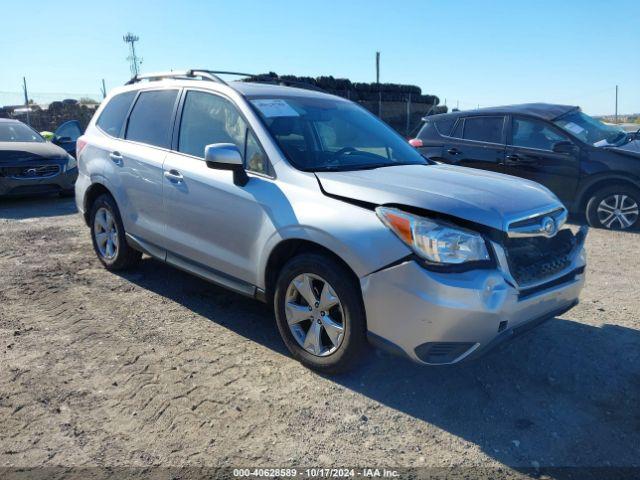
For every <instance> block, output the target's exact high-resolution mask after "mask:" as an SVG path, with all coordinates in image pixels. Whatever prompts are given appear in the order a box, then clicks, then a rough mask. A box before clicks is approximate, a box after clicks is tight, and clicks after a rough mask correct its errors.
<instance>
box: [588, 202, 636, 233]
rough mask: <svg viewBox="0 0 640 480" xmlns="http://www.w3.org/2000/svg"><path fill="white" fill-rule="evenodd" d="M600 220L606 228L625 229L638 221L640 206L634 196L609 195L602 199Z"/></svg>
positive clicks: (599, 208)
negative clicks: (639, 206)
mask: <svg viewBox="0 0 640 480" xmlns="http://www.w3.org/2000/svg"><path fill="white" fill-rule="evenodd" d="M597 213H598V220H599V221H600V223H601V224H602V225H603V226H604V227H606V228H616V227H619V228H620V229H622V230H624V229H627V228H629V227H631V226H632V225H634V224H635V223H636V221H637V220H638V215H639V214H640V208H638V202H636V200H635V199H634V198H633V197H630V196H629V195H624V194H615V195H609V196H608V197H605V198H603V199H602V201H601V202H600V204H599V205H598V209H597Z"/></svg>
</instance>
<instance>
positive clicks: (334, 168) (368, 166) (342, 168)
mask: <svg viewBox="0 0 640 480" xmlns="http://www.w3.org/2000/svg"><path fill="white" fill-rule="evenodd" d="M402 165H429V163H411V162H402V163H363V164H360V165H323V166H321V167H316V168H313V169H310V170H311V171H313V172H349V171H356V170H375V169H376V168H385V167H399V166H402Z"/></svg>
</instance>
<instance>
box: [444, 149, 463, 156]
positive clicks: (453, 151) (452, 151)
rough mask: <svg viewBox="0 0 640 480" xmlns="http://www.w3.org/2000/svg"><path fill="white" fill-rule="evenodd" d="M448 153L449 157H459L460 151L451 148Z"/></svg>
mask: <svg viewBox="0 0 640 480" xmlns="http://www.w3.org/2000/svg"><path fill="white" fill-rule="evenodd" d="M447 153H448V154H449V155H458V154H459V153H460V150H458V149H457V148H450V149H449V150H447Z"/></svg>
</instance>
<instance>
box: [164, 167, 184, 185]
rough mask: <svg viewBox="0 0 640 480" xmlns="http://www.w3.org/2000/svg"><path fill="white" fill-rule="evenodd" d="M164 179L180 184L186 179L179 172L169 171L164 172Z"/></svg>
mask: <svg viewBox="0 0 640 480" xmlns="http://www.w3.org/2000/svg"><path fill="white" fill-rule="evenodd" d="M164 178H166V179H167V180H169V181H170V182H173V183H180V182H181V181H182V179H183V178H184V177H183V176H182V174H181V173H180V172H179V171H178V170H173V169H172V170H168V171H165V172H164Z"/></svg>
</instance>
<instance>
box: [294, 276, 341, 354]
mask: <svg viewBox="0 0 640 480" xmlns="http://www.w3.org/2000/svg"><path fill="white" fill-rule="evenodd" d="M285 315H286V319H287V324H288V325H289V329H290V330H291V333H292V334H293V337H294V338H295V339H296V341H297V342H298V344H299V345H300V346H301V347H302V348H303V349H304V350H305V351H307V352H309V353H311V354H312V355H316V356H319V357H325V356H327V355H331V354H332V353H333V352H335V351H336V350H337V349H338V348H339V347H340V345H341V344H342V341H343V339H344V333H345V326H346V322H345V316H344V310H343V308H342V304H341V303H340V299H339V298H338V296H337V295H336V293H335V291H334V290H333V287H331V285H329V283H328V282H327V281H326V280H324V279H323V278H322V277H320V276H318V275H314V274H311V273H303V274H301V275H298V276H297V277H295V278H294V279H293V280H292V281H291V283H290V284H289V287H288V288H287V293H286V297H285Z"/></svg>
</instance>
